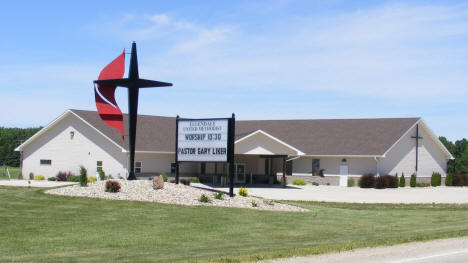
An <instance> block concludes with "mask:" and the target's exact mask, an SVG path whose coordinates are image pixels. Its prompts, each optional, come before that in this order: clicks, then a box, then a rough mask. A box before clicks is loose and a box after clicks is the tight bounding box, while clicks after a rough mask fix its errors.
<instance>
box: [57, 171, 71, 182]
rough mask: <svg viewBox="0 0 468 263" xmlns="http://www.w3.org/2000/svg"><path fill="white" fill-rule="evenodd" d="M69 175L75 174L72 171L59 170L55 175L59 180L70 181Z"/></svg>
mask: <svg viewBox="0 0 468 263" xmlns="http://www.w3.org/2000/svg"><path fill="white" fill-rule="evenodd" d="M69 176H73V174H72V173H71V172H68V173H66V172H62V171H60V172H58V173H57V175H56V176H55V178H57V181H68V180H67V178H68V177H69Z"/></svg>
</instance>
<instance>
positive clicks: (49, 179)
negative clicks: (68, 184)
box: [47, 177, 57, 181]
mask: <svg viewBox="0 0 468 263" xmlns="http://www.w3.org/2000/svg"><path fill="white" fill-rule="evenodd" d="M55 180H57V178H55V177H49V178H47V181H55Z"/></svg>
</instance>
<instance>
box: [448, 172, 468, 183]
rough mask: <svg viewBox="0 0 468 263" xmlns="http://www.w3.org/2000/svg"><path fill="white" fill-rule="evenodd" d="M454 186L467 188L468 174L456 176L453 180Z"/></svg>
mask: <svg viewBox="0 0 468 263" xmlns="http://www.w3.org/2000/svg"><path fill="white" fill-rule="evenodd" d="M452 185H453V186H465V185H468V175H466V174H454V175H453V178H452Z"/></svg>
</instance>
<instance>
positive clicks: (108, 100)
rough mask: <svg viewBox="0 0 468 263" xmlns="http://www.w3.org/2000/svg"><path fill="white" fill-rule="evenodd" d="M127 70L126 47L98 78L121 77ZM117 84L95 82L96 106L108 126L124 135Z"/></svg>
mask: <svg viewBox="0 0 468 263" xmlns="http://www.w3.org/2000/svg"><path fill="white" fill-rule="evenodd" d="M124 72H125V49H124V51H123V52H122V54H121V55H120V56H118V57H117V58H116V59H114V60H113V61H112V62H111V63H109V65H107V66H106V67H105V68H104V69H103V70H102V71H101V73H100V74H99V77H98V80H106V79H120V78H122V77H123V75H124ZM116 88H117V86H104V85H100V84H95V87H94V97H95V99H96V108H97V111H98V113H99V116H101V119H102V121H104V123H105V124H107V125H108V126H110V127H112V128H114V129H117V130H119V131H120V134H122V139H123V137H124V132H123V116H122V111H121V110H120V108H119V106H118V105H117V102H116V101H115V89H116Z"/></svg>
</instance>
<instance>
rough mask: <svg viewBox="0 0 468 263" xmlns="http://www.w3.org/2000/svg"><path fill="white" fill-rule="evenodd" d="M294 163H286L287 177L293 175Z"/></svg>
mask: <svg viewBox="0 0 468 263" xmlns="http://www.w3.org/2000/svg"><path fill="white" fill-rule="evenodd" d="M292 170H293V161H292V160H291V161H289V162H286V175H292Z"/></svg>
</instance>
